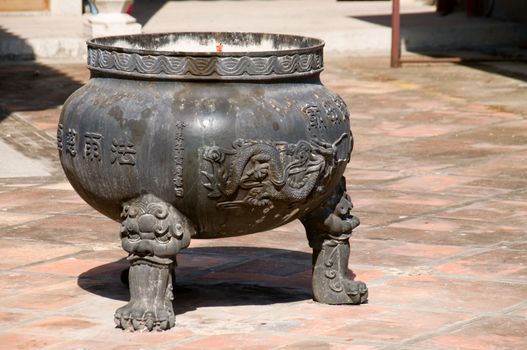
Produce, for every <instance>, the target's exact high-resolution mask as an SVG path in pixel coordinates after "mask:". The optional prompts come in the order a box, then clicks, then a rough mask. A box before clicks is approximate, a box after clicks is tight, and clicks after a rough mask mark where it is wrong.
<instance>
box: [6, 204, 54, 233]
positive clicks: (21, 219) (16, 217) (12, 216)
mask: <svg viewBox="0 0 527 350" xmlns="http://www.w3.org/2000/svg"><path fill="white" fill-rule="evenodd" d="M0 206H1V204H0ZM46 217H47V215H40V214H24V213H13V212H5V211H0V228H1V227H7V226H12V225H20V224H23V223H27V222H31V221H35V220H40V219H44V218H46Z"/></svg>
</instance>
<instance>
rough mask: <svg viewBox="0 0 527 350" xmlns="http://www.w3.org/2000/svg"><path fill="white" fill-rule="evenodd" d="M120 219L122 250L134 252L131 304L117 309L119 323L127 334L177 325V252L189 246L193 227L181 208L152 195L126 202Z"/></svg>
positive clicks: (131, 269) (131, 274)
mask: <svg viewBox="0 0 527 350" xmlns="http://www.w3.org/2000/svg"><path fill="white" fill-rule="evenodd" d="M122 218H123V222H122V227H121V241H122V246H123V248H124V250H126V251H127V252H128V253H129V254H130V255H129V256H128V260H129V262H130V270H129V273H128V284H129V288H130V302H129V303H128V304H127V305H125V306H123V307H121V308H119V309H117V311H116V312H115V323H116V324H117V327H119V328H122V329H125V330H129V331H152V330H158V331H162V330H167V329H169V328H171V327H174V325H175V315H174V308H173V306H172V300H173V290H172V283H173V274H174V267H175V265H176V254H177V253H178V252H179V251H180V250H181V249H183V248H186V247H188V245H189V244H190V237H191V236H192V235H193V234H194V233H195V229H194V227H193V225H192V224H191V222H190V221H189V220H188V219H187V218H186V217H185V216H183V215H182V214H181V213H180V212H179V211H178V210H177V209H175V208H174V207H173V206H172V205H170V204H168V203H165V202H163V201H162V200H160V199H159V198H157V197H155V196H153V195H144V196H141V197H139V198H137V199H134V200H132V201H130V202H127V203H125V204H124V205H123V213H122ZM122 279H124V280H126V278H122Z"/></svg>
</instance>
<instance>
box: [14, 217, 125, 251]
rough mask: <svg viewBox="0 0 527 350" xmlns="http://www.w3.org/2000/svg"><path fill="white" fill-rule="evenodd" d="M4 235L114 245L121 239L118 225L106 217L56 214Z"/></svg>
mask: <svg viewBox="0 0 527 350" xmlns="http://www.w3.org/2000/svg"><path fill="white" fill-rule="evenodd" d="M3 236H4V237H12V238H15V237H17V238H18V237H23V238H27V239H35V240H45V241H50V242H57V243H59V242H60V243H72V244H78V243H80V244H88V245H89V244H92V243H93V244H100V243H110V244H113V243H115V242H118V241H119V225H118V224H117V223H115V222H114V221H111V220H110V219H107V218H105V217H103V216H102V215H101V216H99V217H90V216H83V215H55V216H51V217H49V218H46V219H42V220H36V221H33V222H31V223H28V224H26V225H19V226H14V227H11V228H10V229H9V230H6V231H5V232H4V233H3Z"/></svg>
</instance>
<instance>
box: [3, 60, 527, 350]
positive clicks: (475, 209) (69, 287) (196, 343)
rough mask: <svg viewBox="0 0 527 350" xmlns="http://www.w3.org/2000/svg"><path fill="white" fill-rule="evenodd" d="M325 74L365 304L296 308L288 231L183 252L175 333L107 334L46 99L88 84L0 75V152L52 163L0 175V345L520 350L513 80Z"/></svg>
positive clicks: (300, 277) (72, 67)
mask: <svg viewBox="0 0 527 350" xmlns="http://www.w3.org/2000/svg"><path fill="white" fill-rule="evenodd" d="M326 67H327V69H326V71H325V73H324V74H323V81H324V82H325V83H326V85H327V86H328V87H329V88H331V89H333V90H335V91H336V92H338V93H339V94H340V95H341V96H342V97H343V98H344V99H345V100H346V102H347V103H348V105H349V107H350V110H351V115H352V117H351V121H352V128H353V131H354V136H355V151H354V153H353V156H352V161H351V163H350V165H349V166H348V168H347V170H346V177H347V179H348V191H349V193H350V194H351V196H352V198H353V201H354V204H355V209H354V212H355V214H356V215H357V216H358V217H359V218H360V219H361V221H362V224H361V226H359V227H358V228H357V229H356V231H355V235H354V237H353V238H352V240H351V252H352V254H351V259H350V265H349V268H350V274H351V275H352V276H355V278H357V279H361V280H364V281H366V282H367V283H368V285H369V288H370V300H369V303H368V304H365V305H361V306H328V305H322V304H318V303H316V302H314V301H312V300H311V291H310V277H311V267H310V263H311V255H310V249H309V248H308V246H307V242H306V240H305V237H304V231H303V228H302V226H301V224H300V223H299V222H293V223H290V224H288V225H286V226H283V227H280V228H277V229H275V230H272V231H268V232H263V233H258V234H254V235H248V236H241V237H232V238H225V239H220V240H194V241H193V242H192V244H191V246H190V248H188V249H186V250H185V251H183V253H182V254H180V256H179V259H178V260H179V267H178V268H177V287H176V290H175V296H176V299H175V301H174V307H175V310H176V315H177V320H176V322H177V325H176V327H175V328H174V329H172V330H170V331H168V332H164V333H153V334H145V333H127V332H123V331H121V330H119V329H116V328H114V323H113V312H114V310H115V309H116V308H118V307H120V306H122V305H124V303H125V302H126V301H127V300H128V298H129V295H128V290H127V288H126V287H125V286H123V285H122V284H121V282H120V279H119V277H120V273H121V271H122V270H123V269H124V268H125V267H126V266H127V262H126V260H125V259H124V258H125V257H126V254H125V253H124V251H122V250H121V249H120V247H119V240H118V230H119V224H118V223H115V222H113V221H111V220H109V219H106V218H104V217H103V216H101V215H100V214H98V213H97V212H95V211H94V210H93V209H91V208H89V207H88V206H87V205H86V204H85V203H84V202H83V201H82V200H81V199H80V198H79V197H78V195H77V194H76V193H75V192H74V191H73V190H72V188H71V186H70V185H69V184H68V183H67V181H66V179H65V178H64V176H63V175H62V172H61V169H60V165H59V164H58V162H57V158H56V150H55V144H54V143H55V141H54V138H55V130H54V126H55V125H56V123H57V120H58V116H59V113H60V107H61V104H62V103H63V101H64V99H65V98H66V97H67V96H68V95H69V94H70V93H71V92H72V91H73V90H75V89H76V88H78V87H79V86H81V84H82V83H83V82H85V81H86V80H87V79H88V72H87V71H86V69H85V68H84V67H83V66H82V65H80V64H52V65H47V66H46V65H43V64H32V65H16V64H11V65H0V78H1V79H2V81H4V82H6V81H7V83H6V84H2V85H1V86H0V110H1V111H2V114H1V118H2V121H1V122H0V138H1V139H2V142H5V143H6V144H9V145H10V147H12V148H14V149H16V150H17V151H18V152H22V153H23V154H25V155H26V156H27V157H33V158H35V159H40V160H43V161H45V162H49V163H50V164H52V169H51V170H50V171H49V175H48V176H38V177H34V176H31V175H32V174H31V173H30V172H28V173H27V174H26V175H27V176H22V177H10V178H1V179H0V256H1V257H2V259H1V261H0V344H1V345H0V348H6V349H61V350H63V349H72V350H73V349H97V350H99V349H103V350H104V349H112V350H117V349H121V350H122V349H160V350H164V349H176V348H177V349H189V350H190V349H208V348H214V349H393V350H395V349H397V350H399V349H406V350H417V349H420V350H421V349H424V350H440V349H445V350H446V349H470V350H475V349H478V350H479V349H515V350H516V349H523V348H527V254H526V251H527V233H526V231H525V228H526V227H527V215H526V214H527V165H526V164H527V163H526V162H525V159H527V122H526V117H527V115H526V113H525V110H526V107H527V100H525V98H523V100H522V99H520V97H521V96H523V97H525V96H526V94H527V85H526V84H525V81H522V80H519V79H513V78H508V77H506V76H501V75H498V74H492V73H489V72H487V71H485V70H481V69H476V68H471V67H466V66H460V65H450V64H440V65H432V66H419V65H412V66H407V67H404V68H403V69H399V70H390V69H388V68H386V67H387V61H386V60H383V59H376V58H368V59H342V58H338V57H328V58H327V59H326ZM479 68H481V67H479ZM35 72H38V73H35ZM7 77H9V79H6V78H7ZM5 159H6V158H5V155H0V164H1V163H3V162H4V160H5Z"/></svg>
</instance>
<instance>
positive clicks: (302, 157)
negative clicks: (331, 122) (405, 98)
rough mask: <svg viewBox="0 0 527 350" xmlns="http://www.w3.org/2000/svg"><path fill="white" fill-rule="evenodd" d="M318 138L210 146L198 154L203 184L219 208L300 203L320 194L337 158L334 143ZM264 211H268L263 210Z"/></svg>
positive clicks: (340, 160) (335, 144)
mask: <svg viewBox="0 0 527 350" xmlns="http://www.w3.org/2000/svg"><path fill="white" fill-rule="evenodd" d="M346 138H351V135H350V134H349V133H343V134H342V135H341V136H340V137H339V138H338V139H337V140H335V141H334V142H333V143H328V142H325V141H321V140H319V139H317V138H313V139H311V141H304V140H300V141H298V142H297V143H295V144H292V143H287V142H281V141H262V140H245V139H238V140H236V141H235V142H234V143H233V145H232V149H224V148H221V147H218V146H208V147H205V149H204V150H203V152H202V159H203V160H204V162H202V170H201V174H202V176H203V180H202V184H203V186H204V187H205V188H206V189H207V190H208V191H209V193H208V197H209V198H211V199H216V200H218V204H217V206H218V207H220V208H233V207H240V206H253V207H265V209H264V212H267V211H269V209H270V208H272V207H273V202H274V201H283V202H287V203H293V202H301V201H304V200H305V199H306V198H307V197H308V196H309V195H310V194H311V193H312V192H313V191H322V190H323V189H324V185H325V182H327V181H329V179H330V178H331V176H330V175H331V174H332V172H333V171H334V169H335V167H336V164H337V163H340V162H346V161H347V158H344V159H341V158H339V156H338V155H339V153H341V152H338V145H339V144H340V143H341V142H342V141H343V140H344V139H346ZM266 209H267V210H266Z"/></svg>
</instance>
